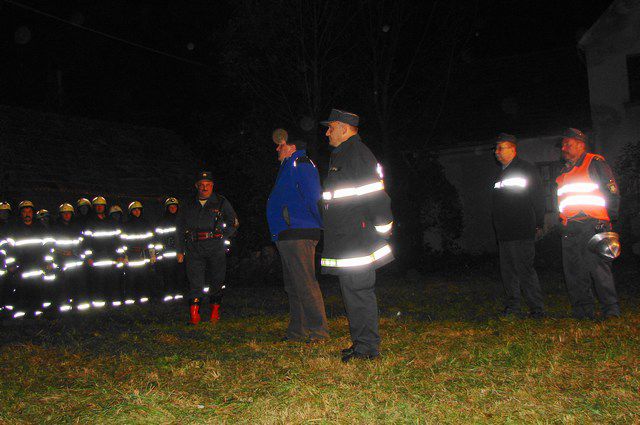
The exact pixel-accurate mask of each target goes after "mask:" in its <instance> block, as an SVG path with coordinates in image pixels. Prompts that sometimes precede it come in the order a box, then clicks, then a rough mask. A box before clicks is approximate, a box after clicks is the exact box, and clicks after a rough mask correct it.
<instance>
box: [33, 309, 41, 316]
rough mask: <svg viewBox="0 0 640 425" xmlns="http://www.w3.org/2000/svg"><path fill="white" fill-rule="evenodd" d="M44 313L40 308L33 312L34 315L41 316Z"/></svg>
mask: <svg viewBox="0 0 640 425" xmlns="http://www.w3.org/2000/svg"><path fill="white" fill-rule="evenodd" d="M41 314H42V312H41V311H40V310H36V311H34V312H33V315H34V316H40V315H41Z"/></svg>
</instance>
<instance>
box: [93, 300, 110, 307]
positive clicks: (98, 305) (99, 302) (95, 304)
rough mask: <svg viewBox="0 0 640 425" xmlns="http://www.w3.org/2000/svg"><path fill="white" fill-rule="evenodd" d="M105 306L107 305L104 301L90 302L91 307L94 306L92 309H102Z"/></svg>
mask: <svg viewBox="0 0 640 425" xmlns="http://www.w3.org/2000/svg"><path fill="white" fill-rule="evenodd" d="M105 304H107V303H106V302H104V301H91V305H92V306H94V307H98V308H100V307H104V306H105Z"/></svg>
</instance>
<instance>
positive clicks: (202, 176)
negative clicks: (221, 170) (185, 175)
mask: <svg viewBox="0 0 640 425" xmlns="http://www.w3.org/2000/svg"><path fill="white" fill-rule="evenodd" d="M202 180H209V181H211V182H212V181H213V173H212V172H211V171H200V172H199V173H198V176H197V177H196V183H197V182H199V181H202Z"/></svg>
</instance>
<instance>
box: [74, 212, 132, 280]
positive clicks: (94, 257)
mask: <svg viewBox="0 0 640 425" xmlns="http://www.w3.org/2000/svg"><path fill="white" fill-rule="evenodd" d="M121 233H122V229H121V228H120V226H119V225H118V223H116V222H114V221H113V220H111V219H109V218H108V217H106V216H105V217H104V218H100V217H99V216H97V215H92V216H91V217H90V218H89V219H88V220H86V222H85V228H84V231H83V232H82V236H83V238H84V240H83V248H84V252H83V254H82V255H84V258H86V259H87V261H89V263H90V264H91V266H92V267H93V268H109V267H115V266H120V265H121V264H119V260H120V259H121V258H122V257H124V255H123V254H122V252H118V251H119V250H121V243H120V234H121Z"/></svg>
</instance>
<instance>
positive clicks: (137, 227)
mask: <svg viewBox="0 0 640 425" xmlns="http://www.w3.org/2000/svg"><path fill="white" fill-rule="evenodd" d="M120 236H121V239H122V241H121V244H122V245H123V246H125V247H127V259H128V260H129V261H137V260H142V259H146V258H150V256H151V255H150V250H151V249H152V247H153V246H154V245H156V243H155V240H156V236H155V235H154V233H153V229H152V227H151V225H150V224H149V222H148V221H147V220H146V219H145V218H144V217H142V216H140V217H135V216H133V215H130V216H129V220H128V221H127V222H126V223H124V224H123V225H122V234H121V235H120Z"/></svg>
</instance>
